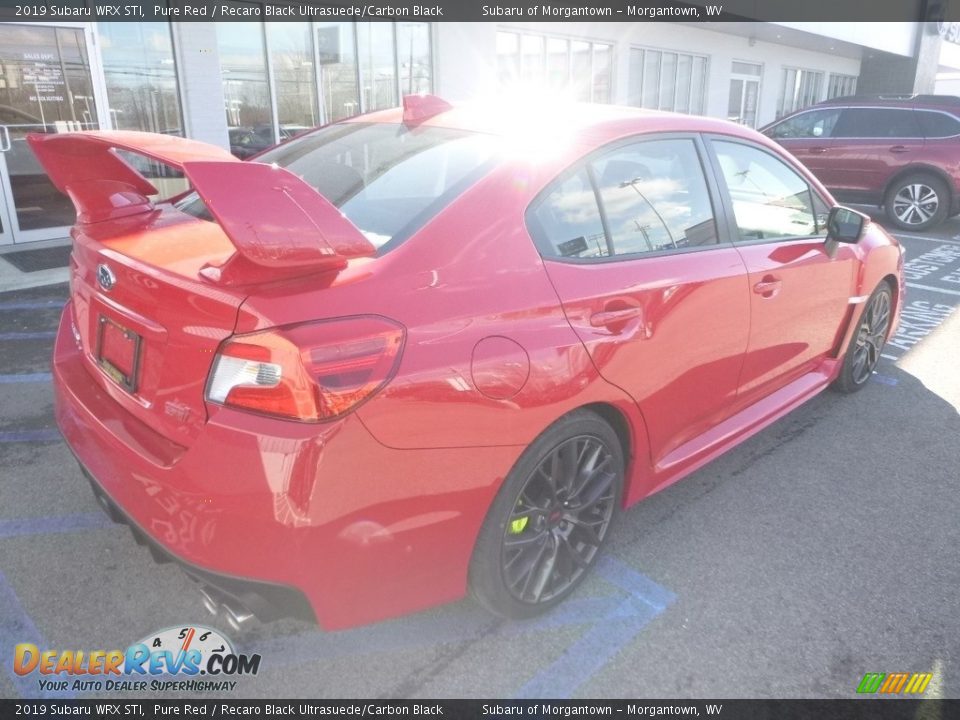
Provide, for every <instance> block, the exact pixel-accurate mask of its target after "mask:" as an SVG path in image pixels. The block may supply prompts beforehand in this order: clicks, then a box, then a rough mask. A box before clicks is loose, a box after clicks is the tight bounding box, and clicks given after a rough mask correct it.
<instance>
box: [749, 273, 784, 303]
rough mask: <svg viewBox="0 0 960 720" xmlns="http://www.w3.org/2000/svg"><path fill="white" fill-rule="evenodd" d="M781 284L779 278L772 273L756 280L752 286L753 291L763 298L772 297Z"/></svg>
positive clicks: (778, 290)
mask: <svg viewBox="0 0 960 720" xmlns="http://www.w3.org/2000/svg"><path fill="white" fill-rule="evenodd" d="M782 286H783V283H782V282H781V281H780V279H779V278H775V277H773V276H772V275H768V276H767V277H765V278H764V279H763V280H761V281H760V282H758V283H757V284H756V285H754V286H753V291H754V292H755V293H756V294H757V295H762V296H763V297H765V298H772V297H774V296H775V295H776V294H777V293H779V292H780V288H781V287H782Z"/></svg>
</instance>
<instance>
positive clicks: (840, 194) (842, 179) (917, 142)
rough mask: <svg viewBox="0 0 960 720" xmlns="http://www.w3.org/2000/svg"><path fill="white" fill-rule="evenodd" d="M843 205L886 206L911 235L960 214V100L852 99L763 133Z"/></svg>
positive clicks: (817, 107) (791, 117)
mask: <svg viewBox="0 0 960 720" xmlns="http://www.w3.org/2000/svg"><path fill="white" fill-rule="evenodd" d="M761 132H763V133H764V134H765V135H767V136H768V137H771V138H773V139H774V140H776V141H777V142H778V143H780V144H781V145H783V146H784V147H785V148H787V149H788V150H789V151H790V152H791V153H793V154H794V155H795V156H796V157H797V159H798V160H800V161H801V162H802V163H803V164H804V165H806V166H807V167H808V168H809V169H810V170H811V171H812V172H813V174H814V175H816V176H817V178H819V180H820V182H822V183H823V184H824V185H826V186H827V188H829V189H830V192H832V193H833V194H834V195H835V196H836V197H837V198H838V199H840V200H841V201H844V202H851V203H864V204H870V205H879V206H883V208H884V209H885V211H886V214H887V217H889V218H890V221H891V222H892V223H893V224H894V225H895V226H897V227H898V228H901V229H904V230H928V229H930V228H933V227H936V226H937V225H939V224H940V223H941V222H943V220H944V219H945V218H947V217H952V216H953V215H956V214H957V213H960V97H954V96H948V95H915V96H907V97H904V96H895V97H887V96H880V97H872V98H865V97H847V98H837V99H835V100H830V101H828V102H825V103H820V104H819V105H814V106H813V107H810V108H807V109H805V110H801V111H799V112H796V113H794V114H792V115H788V116H787V117H785V118H783V119H781V120H778V121H776V122H774V123H771V124H770V125H767V126H766V127H764V128H762V129H761Z"/></svg>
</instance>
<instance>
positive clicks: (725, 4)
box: [0, 0, 960, 33]
mask: <svg viewBox="0 0 960 720" xmlns="http://www.w3.org/2000/svg"><path fill="white" fill-rule="evenodd" d="M65 20H66V21H74V22H76V21H112V22H116V21H120V22H145V21H156V20H172V21H176V22H210V21H216V22H222V21H227V22H230V21H236V22H248V21H251V20H254V21H296V22H302V21H304V20H317V21H335V20H346V21H364V22H366V21H396V20H425V21H431V22H451V21H453V22H521V21H523V22H544V21H547V22H570V21H595V22H659V21H667V22H704V23H708V22H730V21H744V20H754V21H763V22H788V21H789V22H793V21H797V22H803V21H809V22H827V21H831V22H856V23H863V22H877V21H881V22H925V23H929V26H928V27H927V31H928V32H932V33H936V32H938V24H939V25H940V26H942V25H943V23H945V22H948V21H960V0H871V1H870V2H837V1H836V0H716V2H688V3H684V2H673V1H671V0H544V1H542V2H530V1H529V0H266V1H264V0H250V1H244V2H236V1H234V0H0V22H57V21H65Z"/></svg>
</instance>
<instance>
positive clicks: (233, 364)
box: [207, 315, 405, 422]
mask: <svg viewBox="0 0 960 720" xmlns="http://www.w3.org/2000/svg"><path fill="white" fill-rule="evenodd" d="M404 337H405V331H404V329H403V326H401V325H398V324H397V323H395V322H393V321H391V320H387V319H386V318H382V317H378V316H372V315H361V316H357V317H350V318H341V319H337V320H323V321H320V322H314V323H304V324H302V325H293V326H290V327H282V328H274V329H272V330H265V331H262V332H257V333H251V334H249V335H237V336H235V337H233V338H231V339H230V340H227V341H226V342H225V343H224V344H223V345H222V346H221V348H220V351H219V353H217V357H216V358H215V359H214V362H213V371H212V372H211V374H210V380H209V382H208V383H207V400H209V401H210V402H215V403H220V404H222V405H229V406H232V407H238V408H244V409H246V410H252V411H254V412H259V413H265V414H267V415H276V416H279V417H284V418H292V419H295V420H302V421H306V422H318V421H322V420H331V419H333V418H336V417H340V416H341V415H343V414H344V413H347V412H349V411H350V410H352V409H353V408H355V407H356V406H357V405H359V404H360V403H362V402H363V401H364V400H366V399H368V398H370V397H371V396H372V395H374V394H375V393H376V392H377V391H379V390H380V389H381V388H382V387H383V386H384V385H386V384H387V382H389V381H390V378H392V377H393V374H394V373H395V372H396V369H397V365H398V364H399V362H400V353H401V351H402V350H403V341H404Z"/></svg>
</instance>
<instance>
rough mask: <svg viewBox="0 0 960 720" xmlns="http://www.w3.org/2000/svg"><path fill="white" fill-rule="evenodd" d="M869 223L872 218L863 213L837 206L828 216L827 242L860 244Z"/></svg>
mask: <svg viewBox="0 0 960 720" xmlns="http://www.w3.org/2000/svg"><path fill="white" fill-rule="evenodd" d="M868 222H870V218H869V217H867V216H866V215H864V214H863V213H858V212H857V211H856V210H851V209H850V208H846V207H843V206H841V205H837V206H836V207H833V208H831V209H830V214H829V215H827V241H830V240H833V241H834V242H842V243H851V244H855V243H858V242H860V238H861V237H863V229H864V228H865V227H866V226H867V223H868Z"/></svg>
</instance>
